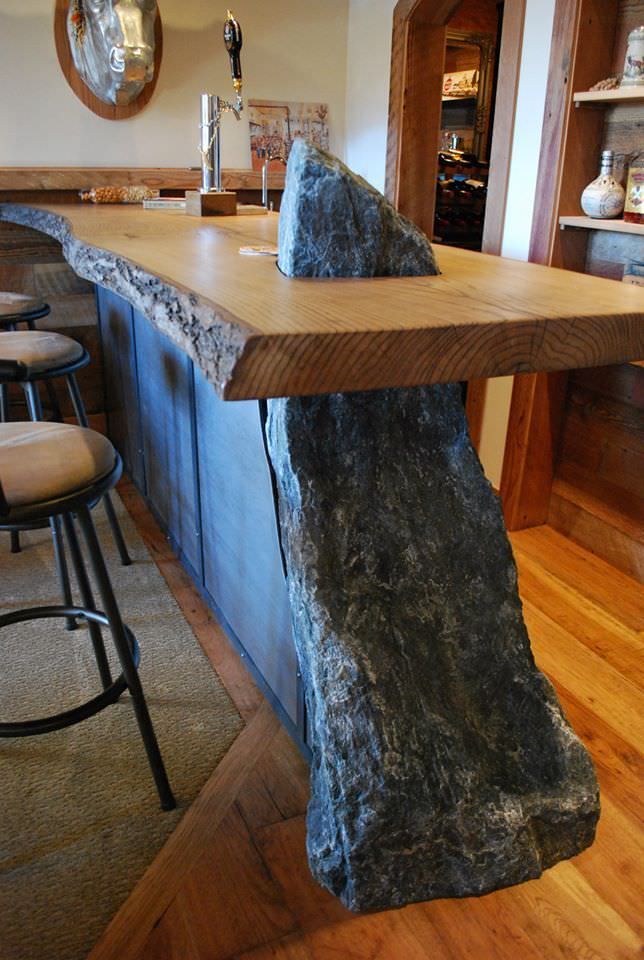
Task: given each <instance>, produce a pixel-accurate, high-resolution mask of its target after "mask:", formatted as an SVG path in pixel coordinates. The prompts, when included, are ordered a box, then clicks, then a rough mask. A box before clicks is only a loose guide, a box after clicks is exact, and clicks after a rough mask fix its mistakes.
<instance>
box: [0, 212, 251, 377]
mask: <svg viewBox="0 0 644 960" xmlns="http://www.w3.org/2000/svg"><path fill="white" fill-rule="evenodd" d="M0 219H2V220H8V221H10V222H11V223H19V224H22V225H23V226H26V227H33V228H34V230H40V231H41V232H42V233H46V234H47V235H48V236H50V237H53V238H54V239H55V240H58V242H59V243H60V244H61V245H62V249H63V256H64V257H65V260H67V262H68V263H69V265H70V267H71V268H72V269H73V270H74V271H75V272H76V273H77V274H78V275H79V276H81V277H84V278H85V279H86V280H91V281H92V283H98V284H100V285H101V286H103V287H105V288H106V289H108V290H113V291H114V293H118V294H119V295H120V296H121V297H124V298H125V299H126V300H127V301H128V302H129V303H131V304H132V306H133V307H134V308H135V309H136V310H139V311H140V312H141V313H142V314H144V316H145V317H146V318H147V319H148V320H149V321H150V322H151V323H152V324H153V325H154V326H155V327H157V328H158V329H159V330H160V331H161V332H162V333H164V334H165V335H166V336H167V337H169V338H170V340H172V341H173V342H174V343H176V344H177V346H178V347H180V348H181V349H182V350H184V351H185V352H186V353H187V354H188V356H189V357H190V358H191V359H192V360H194V362H195V363H196V364H197V366H198V367H199V368H200V369H201V371H202V372H203V373H204V375H205V376H206V378H207V379H208V380H209V381H210V382H211V383H212V384H213V385H214V386H215V388H216V389H217V390H218V392H219V393H220V394H223V392H224V387H225V384H226V383H227V382H228V381H229V380H230V379H231V375H232V371H233V370H234V368H235V365H236V364H237V361H238V359H239V357H240V356H241V355H242V353H243V352H244V348H245V344H246V340H247V338H248V331H247V330H245V329H242V328H241V327H238V326H236V325H235V324H234V323H231V321H230V319H229V318H224V317H220V316H219V315H218V314H217V312H216V310H215V309H214V308H213V306H212V305H211V304H209V303H207V302H206V301H204V300H201V299H200V298H199V297H197V296H196V295H195V294H194V293H190V292H187V291H186V290H182V289H179V288H177V287H173V286H172V285H171V284H169V283H166V282H165V281H163V280H161V279H159V277H156V276H154V274H151V273H148V272H147V271H146V270H144V269H143V268H142V267H140V266H138V265H137V264H136V263H133V262H132V261H131V260H126V259H125V258H124V257H120V256H118V255H117V254H115V253H112V252H111V251H110V250H102V249H101V248H100V247H94V246H92V245H90V244H87V243H83V242H82V241H81V240H78V239H77V238H76V237H75V236H74V234H73V233H72V231H71V228H70V225H69V221H68V220H66V219H65V217H62V216H59V215H58V214H55V213H48V212H47V211H46V210H37V209H34V208H33V207H27V206H23V205H22V204H12V203H3V204H0Z"/></svg>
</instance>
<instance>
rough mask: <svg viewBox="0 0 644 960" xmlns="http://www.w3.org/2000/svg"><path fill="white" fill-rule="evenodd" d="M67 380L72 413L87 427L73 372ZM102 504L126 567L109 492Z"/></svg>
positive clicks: (127, 559)
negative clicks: (72, 408)
mask: <svg viewBox="0 0 644 960" xmlns="http://www.w3.org/2000/svg"><path fill="white" fill-rule="evenodd" d="M65 380H66V381H67V389H68V390H69V396H70V397H71V401H72V405H73V407H74V413H75V414H76V419H77V420H78V422H79V424H80V425H81V427H88V426H89V422H88V420H87V414H86V412H85V404H84V403H83V398H82V396H81V392H80V390H79V389H78V382H77V380H76V376H75V375H74V374H73V373H68V374H67V376H66V377H65ZM103 505H104V507H105V513H106V515H107V520H108V523H109V525H110V529H111V531H112V536H113V538H114V543H115V544H116V549H117V550H118V552H119V557H120V558H121V563H122V564H123V566H124V567H128V566H129V565H130V564H131V563H132V558H131V557H130V555H129V553H128V551H127V546H126V545H125V540H124V539H123V533H122V531H121V526H120V524H119V522H118V519H117V516H116V512H115V510H114V505H113V503H112V501H111V499H110V495H109V493H106V494H105V496H104V497H103Z"/></svg>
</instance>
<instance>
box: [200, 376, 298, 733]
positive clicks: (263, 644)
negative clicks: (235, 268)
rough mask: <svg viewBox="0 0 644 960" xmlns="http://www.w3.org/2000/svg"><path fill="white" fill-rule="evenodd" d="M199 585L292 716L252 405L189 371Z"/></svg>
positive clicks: (283, 597) (284, 614)
mask: <svg viewBox="0 0 644 960" xmlns="http://www.w3.org/2000/svg"><path fill="white" fill-rule="evenodd" d="M195 387H196V390H195V399H196V417H197V437H198V450H199V488H200V491H201V507H202V515H201V516H202V520H201V523H202V536H203V557H204V585H205V588H206V590H207V591H208V593H209V594H210V596H212V598H213V599H214V601H215V603H216V604H217V606H218V608H219V609H220V610H221V611H222V612H223V613H224V616H225V618H226V620H227V622H228V624H229V626H230V627H231V628H232V631H233V632H234V634H235V635H236V636H237V637H239V638H240V639H241V640H242V642H243V646H244V649H245V651H246V653H247V654H248V655H249V656H250V657H251V658H252V660H253V662H254V663H255V664H256V666H257V667H258V669H259V670H260V672H261V674H262V676H263V678H264V680H265V681H266V683H267V684H268V686H269V687H270V689H271V691H272V692H273V694H274V695H275V696H276V697H277V699H278V700H279V702H280V703H281V704H282V706H283V707H284V709H285V710H286V712H287V713H288V715H289V717H290V718H291V720H292V721H293V722H294V723H295V722H296V719H297V693H298V684H297V659H296V655H295V648H294V645H293V642H292V639H291V626H290V608H289V603H288V595H287V591H286V582H285V580H284V573H283V570H282V561H281V556H280V551H279V543H278V532H277V522H276V517H275V510H274V506H273V491H272V488H271V479H270V473H269V467H268V463H267V461H266V455H265V453H264V446H263V440H262V432H261V431H262V427H261V424H260V419H259V405H258V404H257V402H256V401H252V400H247V401H239V402H235V403H228V402H224V401H223V400H220V399H219V398H218V397H217V395H216V393H215V391H214V389H213V387H212V386H211V384H209V383H208V382H207V380H206V379H205V378H204V377H203V376H202V374H201V373H200V372H199V371H196V374H195Z"/></svg>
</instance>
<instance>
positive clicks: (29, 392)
mask: <svg viewBox="0 0 644 960" xmlns="http://www.w3.org/2000/svg"><path fill="white" fill-rule="evenodd" d="M21 386H22V389H23V390H24V392H25V398H26V400H27V409H28V411H29V416H30V418H31V419H32V420H42V407H41V405H40V394H39V393H38V385H37V384H36V383H33V382H31V381H29V380H27V381H25V382H24V383H23V384H21ZM51 533H52V539H53V541H54V556H55V558H56V570H57V571H58V579H59V580H60V588H61V593H62V595H63V605H64V606H66V607H71V606H72V602H71V595H72V594H71V587H70V585H69V573H68V572H67V562H66V560H65V548H64V546H63V538H62V534H61V529H60V522H59V521H54V520H53V519H52V521H51ZM67 629H68V630H75V629H76V624H75V622H74V621H73V620H68V621H67Z"/></svg>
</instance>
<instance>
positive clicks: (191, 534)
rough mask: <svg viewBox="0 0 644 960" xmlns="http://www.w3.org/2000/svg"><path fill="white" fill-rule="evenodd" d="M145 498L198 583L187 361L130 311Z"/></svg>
mask: <svg viewBox="0 0 644 960" xmlns="http://www.w3.org/2000/svg"><path fill="white" fill-rule="evenodd" d="M134 329H135V342H136V367H137V375H138V384H139V405H140V416H141V433H142V436H143V455H144V458H145V476H146V487H147V497H148V500H149V502H150V504H151V505H152V507H153V508H154V510H156V512H157V514H158V515H159V517H160V519H161V521H162V523H163V524H164V525H165V527H166V528H167V530H168V532H169V533H170V535H171V537H172V538H173V539H174V540H175V542H176V544H177V546H178V547H179V549H180V550H181V552H182V553H183V557H184V559H185V560H187V561H188V564H189V565H190V566H191V567H192V570H193V572H194V574H195V575H196V578H197V580H198V581H199V582H200V581H201V546H200V535H199V534H200V531H199V523H200V517H199V498H198V491H197V485H196V481H197V477H196V469H195V463H196V450H195V431H194V387H193V372H192V362H191V360H190V358H189V357H187V356H186V354H185V353H183V351H181V350H179V349H178V347H175V345H174V344H173V343H171V341H170V340H168V338H167V337H164V336H163V334H161V333H159V331H158V330H156V329H155V327H153V326H152V324H151V323H150V322H149V320H146V318H145V317H144V316H143V315H142V314H140V313H138V312H137V311H136V310H135V311H134Z"/></svg>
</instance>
